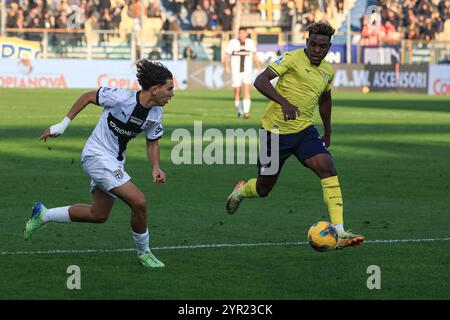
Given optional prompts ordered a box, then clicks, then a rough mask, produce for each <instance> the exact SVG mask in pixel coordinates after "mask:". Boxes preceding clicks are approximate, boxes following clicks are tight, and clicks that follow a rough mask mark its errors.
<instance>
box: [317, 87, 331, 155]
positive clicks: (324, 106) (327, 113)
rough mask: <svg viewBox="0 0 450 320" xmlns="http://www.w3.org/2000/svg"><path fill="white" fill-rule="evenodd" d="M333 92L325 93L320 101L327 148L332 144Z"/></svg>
mask: <svg viewBox="0 0 450 320" xmlns="http://www.w3.org/2000/svg"><path fill="white" fill-rule="evenodd" d="M331 105H332V102H331V91H328V92H324V93H322V95H321V96H320V99H319V113H320V117H321V118H322V123H323V136H322V140H323V141H324V142H325V145H326V146H327V147H329V146H330V144H331Z"/></svg>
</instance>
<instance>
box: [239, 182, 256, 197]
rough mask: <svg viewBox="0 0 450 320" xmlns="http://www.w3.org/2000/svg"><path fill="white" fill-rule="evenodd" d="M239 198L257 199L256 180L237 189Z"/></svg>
mask: <svg viewBox="0 0 450 320" xmlns="http://www.w3.org/2000/svg"><path fill="white" fill-rule="evenodd" d="M239 196H241V197H242V198H259V195H258V192H256V179H255V178H253V179H250V180H248V181H247V183H246V184H244V185H243V186H242V187H240V188H239Z"/></svg>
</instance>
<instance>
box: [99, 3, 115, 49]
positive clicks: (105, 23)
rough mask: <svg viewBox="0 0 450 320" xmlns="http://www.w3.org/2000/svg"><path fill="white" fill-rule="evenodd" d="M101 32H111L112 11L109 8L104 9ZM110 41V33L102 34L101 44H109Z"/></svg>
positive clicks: (100, 22) (101, 18) (100, 23)
mask: <svg viewBox="0 0 450 320" xmlns="http://www.w3.org/2000/svg"><path fill="white" fill-rule="evenodd" d="M99 25H100V30H109V29H111V26H112V17H111V14H110V11H109V9H108V8H106V7H105V8H103V12H102V15H101V17H100V21H99ZM108 41H109V34H108V33H101V34H100V42H108Z"/></svg>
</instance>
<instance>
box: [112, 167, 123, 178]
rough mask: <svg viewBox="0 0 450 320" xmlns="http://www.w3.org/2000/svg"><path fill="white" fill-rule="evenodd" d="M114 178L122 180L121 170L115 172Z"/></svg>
mask: <svg viewBox="0 0 450 320" xmlns="http://www.w3.org/2000/svg"><path fill="white" fill-rule="evenodd" d="M114 176H115V177H116V178H117V180H122V178H123V172H122V170H120V169H117V170H114Z"/></svg>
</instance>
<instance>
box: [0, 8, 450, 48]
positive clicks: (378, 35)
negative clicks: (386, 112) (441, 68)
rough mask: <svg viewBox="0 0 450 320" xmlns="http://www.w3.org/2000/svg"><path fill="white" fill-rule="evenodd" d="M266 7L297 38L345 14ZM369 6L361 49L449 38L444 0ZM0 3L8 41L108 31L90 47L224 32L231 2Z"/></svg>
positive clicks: (230, 21) (231, 13)
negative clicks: (139, 36)
mask: <svg viewBox="0 0 450 320" xmlns="http://www.w3.org/2000/svg"><path fill="white" fill-rule="evenodd" d="M246 1H248V2H251V3H253V5H254V7H253V8H256V10H259V9H260V8H261V5H260V4H261V3H263V2H262V1H263V0H246ZM272 1H273V3H274V4H276V5H277V6H278V8H281V10H280V12H281V13H280V16H287V15H289V16H290V17H294V19H292V23H293V25H292V28H291V30H294V31H297V32H301V31H303V30H304V29H305V27H306V26H307V25H309V24H310V23H312V22H314V21H320V20H326V21H328V22H330V23H331V25H333V26H339V25H340V24H341V23H342V21H343V20H344V18H345V14H346V11H347V10H348V9H349V8H345V7H344V5H345V4H346V2H344V0H303V1H301V0H272ZM372 2H375V3H376V5H377V6H378V7H379V8H381V11H377V12H375V13H374V14H372V15H370V16H363V17H362V18H361V44H363V45H377V44H380V43H388V44H389V43H396V42H398V41H399V40H400V39H411V40H426V41H427V40H433V39H436V37H437V35H439V34H450V22H449V21H450V19H448V18H449V17H450V0H403V1H399V0H378V2H376V0H374V1H372ZM6 3H7V17H6V28H13V29H19V30H16V31H11V32H8V35H9V36H19V37H23V38H26V39H29V40H41V39H42V33H38V32H35V33H33V32H23V31H26V30H24V29H29V28H44V29H63V30H74V29H80V30H87V31H89V30H109V31H110V32H109V34H108V35H101V34H100V35H99V36H98V39H97V38H96V39H95V40H94V41H109V40H111V38H114V37H117V38H119V37H121V40H124V37H125V36H123V35H124V34H126V33H129V32H130V31H133V30H134V31H136V30H138V31H139V30H145V31H146V32H145V33H149V34H150V35H148V37H149V38H151V37H155V34H157V33H158V32H159V31H161V30H165V31H179V30H183V29H184V30H195V31H203V30H217V31H229V30H231V29H232V26H233V17H234V15H235V11H236V10H235V7H236V0H7V1H6ZM265 3H266V1H264V4H265ZM261 14H263V13H262V11H261ZM142 17H143V18H144V21H142ZM274 19H277V18H276V17H275V16H274ZM21 30H23V31H22V32H21ZM121 35H122V36H121ZM60 37H63V36H60ZM56 38H58V36H55V39H56ZM80 39H81V36H77V35H72V38H71V41H76V42H78V41H81V40H80ZM198 39H200V40H201V36H198ZM149 41H151V42H154V39H153V40H152V39H149Z"/></svg>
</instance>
